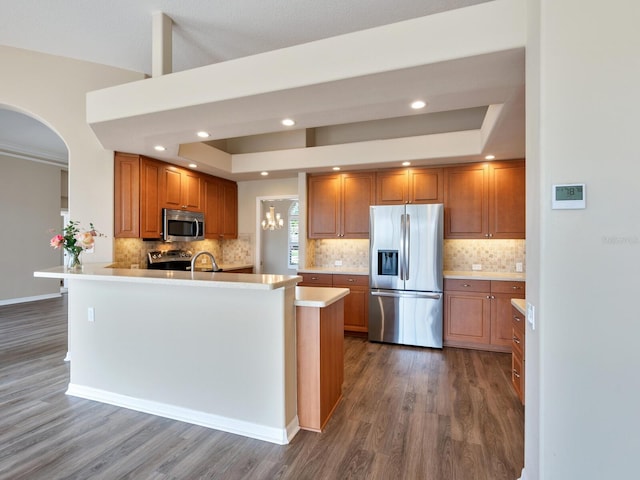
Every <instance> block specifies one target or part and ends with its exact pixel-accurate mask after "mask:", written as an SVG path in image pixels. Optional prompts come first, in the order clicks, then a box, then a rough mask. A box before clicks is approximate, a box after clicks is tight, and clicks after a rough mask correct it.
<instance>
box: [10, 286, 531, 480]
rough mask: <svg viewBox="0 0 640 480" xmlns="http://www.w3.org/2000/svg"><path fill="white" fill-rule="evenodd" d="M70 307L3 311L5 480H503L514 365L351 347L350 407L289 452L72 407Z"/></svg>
mask: <svg viewBox="0 0 640 480" xmlns="http://www.w3.org/2000/svg"><path fill="white" fill-rule="evenodd" d="M66 335H67V332H66V298H65V297H62V298H61V299H52V300H44V301H40V302H34V303H28V304H20V305H11V306H3V307H0V479H3V480H4V479H7V480H8V479H11V480H18V479H29V480H39V479H43V480H44V479H46V480H53V479H94V478H95V479H110V480H113V479H125V478H128V479H157V480H165V479H180V480H192V479H295V480H301V479H314V480H317V479H349V478H353V479H384V480H389V479H429V480H449V479H461V480H472V479H487V480H498V479H509V480H514V479H516V478H518V477H519V475H520V470H521V468H522V464H523V428H524V411H523V407H522V406H521V405H520V403H519V401H518V399H517V397H516V395H515V393H514V392H513V391H512V389H511V385H510V383H509V382H510V373H509V372H510V366H511V363H510V356H509V355H506V354H499V353H488V352H477V351H471V350H461V349H453V348H446V349H444V350H442V351H440V350H431V349H421V348H412V347H403V346H398V345H382V344H374V343H368V342H367V341H365V340H363V339H358V338H350V337H347V338H346V342H345V385H344V398H343V400H342V402H341V404H340V405H339V407H338V408H337V410H336V412H335V414H334V416H333V417H332V419H331V420H330V421H329V424H328V426H327V429H326V430H325V432H323V433H321V434H317V433H312V432H307V431H301V432H300V433H298V435H296V437H295V438H294V439H293V441H292V442H291V444H289V445H286V446H279V445H273V444H270V443H265V442H261V441H258V440H252V439H249V438H244V437H240V436H237V435H232V434H228V433H223V432H218V431H215V430H210V429H207V428H203V427H198V426H194V425H189V424H186V423H181V422H177V421H173V420H167V419H163V418H159V417H154V416H152V415H146V414H143V413H138V412H134V411H131V410H126V409H122V408H117V407H113V406H110V405H103V404H100V403H97V402H92V401H88V400H82V399H78V398H73V397H68V396H66V395H65V393H64V392H65V389H66V386H67V382H68V378H69V366H68V364H67V363H65V362H64V361H63V358H64V356H65V352H66V349H67V337H66Z"/></svg>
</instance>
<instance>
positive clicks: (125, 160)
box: [113, 153, 140, 238]
mask: <svg viewBox="0 0 640 480" xmlns="http://www.w3.org/2000/svg"><path fill="white" fill-rule="evenodd" d="M113 172H114V174H113V177H114V203H113V207H114V209H113V210H114V211H113V216H114V225H113V234H114V237H116V238H138V237H139V236H140V211H139V205H140V159H139V158H138V155H128V154H121V153H116V154H115V157H114V163H113Z"/></svg>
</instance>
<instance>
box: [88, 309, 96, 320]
mask: <svg viewBox="0 0 640 480" xmlns="http://www.w3.org/2000/svg"><path fill="white" fill-rule="evenodd" d="M95 319H96V312H95V310H94V309H93V307H89V308H87V320H88V321H90V322H94V321H95Z"/></svg>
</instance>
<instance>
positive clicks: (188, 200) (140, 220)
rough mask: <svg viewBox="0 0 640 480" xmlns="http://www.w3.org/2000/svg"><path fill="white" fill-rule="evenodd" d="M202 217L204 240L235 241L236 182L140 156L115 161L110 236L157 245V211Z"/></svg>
mask: <svg viewBox="0 0 640 480" xmlns="http://www.w3.org/2000/svg"><path fill="white" fill-rule="evenodd" d="M163 208H172V209H179V210H191V211H204V212H205V230H206V231H205V237H206V238H216V239H223V238H237V237H238V186H237V184H236V183H235V182H232V181H230V180H225V179H222V178H218V177H214V176H211V175H205V174H202V173H198V172H192V171H190V170H185V169H181V168H178V167H176V166H174V165H170V164H168V163H165V162H161V161H159V160H155V159H152V158H149V157H145V156H142V155H136V154H130V153H122V152H116V153H115V155H114V236H115V237H116V238H145V239H159V238H161V237H162V209H163Z"/></svg>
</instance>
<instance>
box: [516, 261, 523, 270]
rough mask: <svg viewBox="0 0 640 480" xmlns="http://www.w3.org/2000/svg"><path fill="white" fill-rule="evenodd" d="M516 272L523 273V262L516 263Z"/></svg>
mask: <svg viewBox="0 0 640 480" xmlns="http://www.w3.org/2000/svg"><path fill="white" fill-rule="evenodd" d="M516 272H522V262H516Z"/></svg>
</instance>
